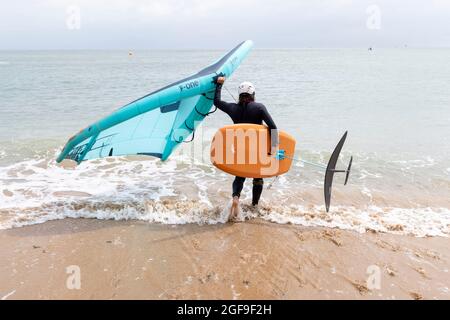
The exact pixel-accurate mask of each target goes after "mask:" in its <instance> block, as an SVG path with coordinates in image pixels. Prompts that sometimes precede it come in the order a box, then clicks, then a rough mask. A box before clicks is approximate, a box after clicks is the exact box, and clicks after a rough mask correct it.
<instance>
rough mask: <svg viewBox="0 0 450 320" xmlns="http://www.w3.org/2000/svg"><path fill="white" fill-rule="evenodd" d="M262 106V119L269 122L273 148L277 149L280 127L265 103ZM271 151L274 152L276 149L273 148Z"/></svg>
mask: <svg viewBox="0 0 450 320" xmlns="http://www.w3.org/2000/svg"><path fill="white" fill-rule="evenodd" d="M261 106H262V108H261V110H262V119H263V120H264V122H265V123H266V124H267V127H269V133H270V141H271V146H272V149H275V148H276V147H277V146H278V129H277V126H276V124H275V122H274V121H273V119H272V117H271V116H270V114H269V111H267V109H266V107H265V106H264V105H261ZM271 153H274V150H272V151H271Z"/></svg>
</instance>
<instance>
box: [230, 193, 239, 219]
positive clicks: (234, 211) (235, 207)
mask: <svg viewBox="0 0 450 320" xmlns="http://www.w3.org/2000/svg"><path fill="white" fill-rule="evenodd" d="M238 215H239V197H237V196H234V197H233V203H232V204H231V209H230V215H229V216H228V221H235V220H236V219H237V217H238Z"/></svg>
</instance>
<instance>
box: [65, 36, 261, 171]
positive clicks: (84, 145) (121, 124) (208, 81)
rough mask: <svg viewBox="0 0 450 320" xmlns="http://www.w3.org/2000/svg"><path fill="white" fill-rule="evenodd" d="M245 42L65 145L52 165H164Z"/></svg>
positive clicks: (204, 110)
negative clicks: (135, 159) (143, 158)
mask: <svg viewBox="0 0 450 320" xmlns="http://www.w3.org/2000/svg"><path fill="white" fill-rule="evenodd" d="M252 46H253V44H252V42H251V41H244V42H242V43H241V44H239V45H238V46H237V47H235V48H234V49H233V50H231V51H230V52H228V53H227V54H226V55H225V56H223V57H222V58H220V59H219V60H217V61H216V62H215V63H213V64H211V65H210V66H208V67H206V68H204V69H203V70H201V71H199V72H198V73H196V74H194V75H192V76H190V77H188V78H185V79H182V80H180V81H177V82H175V83H172V84H170V85H168V86H166V87H164V88H161V89H159V90H157V91H154V92H152V93H150V94H148V95H146V96H144V97H142V98H140V99H138V100H136V101H133V102H131V103H129V104H127V105H126V106H124V107H122V108H120V109H118V110H116V111H115V112H114V113H112V114H111V115H109V116H107V117H106V118H104V119H102V120H100V121H98V122H96V123H94V124H92V125H90V126H88V127H87V128H85V129H83V130H81V131H80V132H79V133H77V134H76V135H75V136H73V137H72V138H70V139H69V141H68V142H67V144H66V145H65V146H64V149H63V150H62V152H61V154H60V155H59V156H58V159H57V162H61V161H62V160H64V159H71V160H74V161H76V162H77V163H80V162H81V161H83V160H90V159H96V158H103V157H109V156H123V155H133V154H138V155H139V154H140V155H149V156H154V157H158V158H160V159H162V160H166V159H167V158H168V157H169V156H170V154H171V153H172V152H173V150H174V149H175V148H176V147H177V146H178V145H179V144H180V143H181V142H183V141H184V140H185V139H186V138H187V137H188V136H189V135H191V134H192V133H193V131H194V130H195V128H196V127H197V126H198V124H199V123H200V122H201V121H202V120H203V119H204V117H205V116H206V115H207V114H208V113H209V112H210V110H211V107H212V105H213V99H214V91H215V87H216V85H215V83H214V81H213V80H214V78H215V77H217V76H218V75H223V76H225V77H229V76H230V75H231V74H232V73H233V72H234V70H236V68H237V67H238V66H239V65H240V63H241V62H242V60H243V59H244V58H245V57H246V56H247V54H248V52H249V51H250V49H251V48H252Z"/></svg>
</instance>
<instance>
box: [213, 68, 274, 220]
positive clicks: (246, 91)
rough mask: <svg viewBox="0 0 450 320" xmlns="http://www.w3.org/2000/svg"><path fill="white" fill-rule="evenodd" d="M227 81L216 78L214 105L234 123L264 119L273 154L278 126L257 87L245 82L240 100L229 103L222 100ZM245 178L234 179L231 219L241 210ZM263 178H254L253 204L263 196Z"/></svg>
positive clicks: (223, 78) (260, 122)
mask: <svg viewBox="0 0 450 320" xmlns="http://www.w3.org/2000/svg"><path fill="white" fill-rule="evenodd" d="M224 82H225V77H218V78H217V80H216V84H217V87H216V92H215V96H214V105H215V106H216V107H217V108H218V109H220V110H222V111H223V112H225V113H227V114H228V115H229V116H230V117H231V119H232V120H233V122H234V123H253V124H262V122H263V121H264V122H265V123H266V124H267V126H268V127H269V132H270V136H271V146H272V148H271V154H275V153H276V147H277V145H278V132H277V126H276V125H275V123H274V122H273V120H272V117H271V116H270V114H269V112H268V111H267V109H266V107H265V106H264V105H263V104H262V103H257V102H255V87H254V86H253V84H251V83H250V82H243V83H241V84H240V85H239V88H238V91H239V102H238V103H228V102H225V101H222V100H221V90H222V85H223V83H224ZM244 181H245V178H243V177H236V178H235V179H234V181H233V195H232V197H233V203H232V206H231V211H230V216H229V218H228V219H229V220H235V219H236V218H237V215H238V210H239V197H240V195H241V191H242V188H243V187H244ZM263 183H264V181H263V179H262V178H255V179H253V196H252V205H253V206H256V205H257V204H258V202H259V198H260V197H261V193H262V190H263Z"/></svg>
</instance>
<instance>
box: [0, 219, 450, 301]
mask: <svg viewBox="0 0 450 320" xmlns="http://www.w3.org/2000/svg"><path fill="white" fill-rule="evenodd" d="M0 243H1V245H0V254H1V257H2V259H1V264H0V298H1V299H450V273H449V269H450V248H449V246H448V244H449V240H448V238H442V237H426V238H418V237H412V236H404V235H393V234H386V233H376V232H367V233H364V234H360V233H356V232H353V231H344V230H339V229H328V228H305V227H301V226H297V225H289V224H286V225H281V224H274V223H270V222H266V221H263V220H259V219H254V220H250V221H247V222H242V223H235V224H218V225H203V226H202V225H195V224H187V225H160V224H149V223H146V222H138V221H111V220H96V219H63V220H57V221H49V222H46V223H43V224H37V225H32V226H26V227H22V228H14V229H9V230H2V231H0ZM70 266H77V267H79V272H80V273H79V275H80V277H79V280H80V282H79V284H80V288H79V289H76V288H73V286H72V287H71V286H70V284H69V287H71V289H69V288H68V285H67V283H68V278H70V277H72V276H73V274H69V273H68V271H69V272H71V271H70V270H73V267H70ZM68 268H69V269H68ZM71 268H72V269H71ZM374 277H375V278H374ZM72 279H73V278H72ZM69 282H70V281H69Z"/></svg>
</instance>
